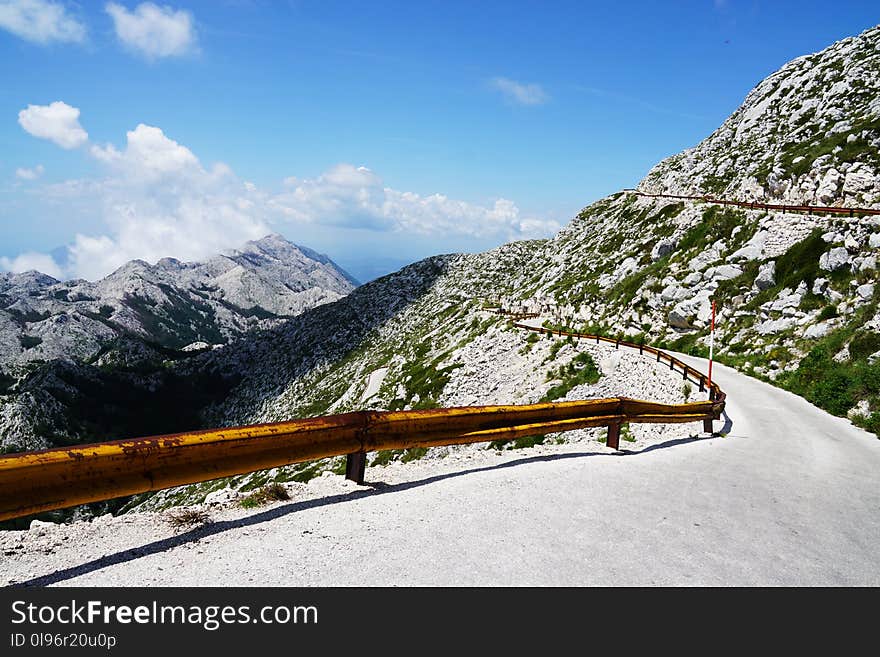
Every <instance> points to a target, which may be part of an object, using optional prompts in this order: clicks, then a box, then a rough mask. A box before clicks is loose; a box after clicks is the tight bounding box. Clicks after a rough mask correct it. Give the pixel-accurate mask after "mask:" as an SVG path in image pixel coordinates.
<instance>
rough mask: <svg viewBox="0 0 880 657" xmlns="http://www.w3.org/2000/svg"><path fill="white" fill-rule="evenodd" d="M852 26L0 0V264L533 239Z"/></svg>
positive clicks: (444, 8)
mask: <svg viewBox="0 0 880 657" xmlns="http://www.w3.org/2000/svg"><path fill="white" fill-rule="evenodd" d="M877 22H880V11H878V10H877V5H876V2H836V3H828V2H827V1H826V2H767V1H763V2H758V1H755V0H724V1H722V0H705V1H703V0H700V1H698V0H693V1H686V2H640V1H635V2H629V3H626V4H625V5H622V4H621V3H609V2H603V3H591V2H584V1H582V2H505V3H500V2H497V3H496V2H484V3H474V2H452V1H447V2H415V1H413V0H410V1H409V2H381V3H363V2H332V1H330V0H323V1H320V2H310V1H305V0H304V1H296V2H282V1H278V2H269V1H265V2H260V1H258V0H253V1H247V0H238V1H232V0H230V1H227V2H222V1H220V0H215V1H211V2H188V1H184V0H180V1H176V0H175V1H173V2H170V3H168V4H164V3H158V4H150V3H138V2H130V1H127V0H118V2H116V3H106V4H105V3H103V2H83V1H81V2H64V1H63V0H0V80H2V84H0V235H2V239H0V267H3V268H6V269H13V270H15V269H22V268H26V267H37V268H41V269H43V270H45V271H48V272H49V273H52V274H53V275H60V276H65V277H67V276H83V277H86V278H95V277H97V276H100V275H103V274H106V273H108V272H109V271H110V270H112V269H113V268H114V267H115V266H118V265H119V264H121V263H122V262H124V261H125V260H128V259H130V258H132V257H141V258H144V259H147V260H155V259H157V258H158V257H162V256H165V255H170V256H175V257H179V258H182V259H192V258H197V257H203V256H204V255H207V254H209V253H211V252H215V251H217V250H220V249H224V248H229V247H232V246H235V245H236V244H238V243H240V242H242V241H244V240H246V239H250V238H252V237H255V236H259V235H260V234H262V233H265V232H280V233H282V234H283V235H285V236H286V237H288V238H289V239H291V240H293V241H295V242H300V243H302V244H305V245H307V246H309V247H311V248H314V249H317V250H319V251H322V252H325V253H327V254H328V255H330V256H331V257H332V258H334V259H335V260H337V262H339V263H340V264H341V265H343V266H344V267H346V268H348V269H349V270H351V271H352V273H354V275H355V276H357V277H359V278H362V279H363V278H369V277H371V276H372V275H375V274H377V273H384V272H385V271H388V270H390V269H394V268H397V266H399V265H400V264H402V263H404V262H407V261H412V260H415V259H418V258H421V257H424V256H427V255H430V254H433V253H440V252H450V251H478V250H483V249H486V248H490V247H492V246H495V245H497V244H501V243H503V242H506V241H509V240H511V239H521V238H528V237H541V236H549V235H551V234H553V232H555V230H557V229H558V227H560V226H561V225H564V224H565V223H566V222H567V221H568V220H569V219H570V218H571V217H573V216H574V215H575V214H576V213H577V211H578V210H580V209H581V208H582V207H584V206H585V205H587V204H589V203H590V202H592V201H594V200H596V199H598V198H601V197H603V196H605V195H607V194H610V193H613V192H615V191H617V190H619V189H621V188H623V187H630V186H633V185H634V184H636V183H637V182H638V181H639V179H640V178H641V177H642V176H644V174H645V173H646V172H647V171H648V169H649V168H650V167H651V166H652V165H653V164H655V163H656V162H657V161H659V160H660V159H662V158H663V157H665V156H667V155H671V154H673V153H676V152H678V151H680V150H682V149H683V148H687V147H689V146H692V145H694V144H696V143H697V142H699V141H700V140H701V139H702V138H704V137H705V136H707V135H708V134H710V133H711V132H712V131H713V130H714V129H715V128H716V127H718V125H720V123H721V122H722V121H723V120H724V119H725V118H726V117H727V116H728V115H729V114H730V113H731V112H732V111H733V110H735V109H736V107H738V105H739V104H740V102H741V101H742V99H743V98H744V97H745V95H746V94H747V93H748V91H749V90H750V89H751V88H752V87H753V86H754V85H755V84H757V83H758V82H759V81H760V80H761V79H762V78H763V77H765V76H766V75H767V74H769V73H771V72H772V71H774V70H775V69H777V68H778V67H779V66H781V65H782V64H784V63H785V62H787V61H789V60H790V59H793V58H794V57H797V56H799V55H802V54H806V53H810V52H815V51H817V50H821V49H822V48H824V47H826V46H827V45H830V44H831V43H832V42H833V41H836V40H838V39H841V38H844V37H846V36H850V35H854V34H857V33H859V32H861V31H863V30H865V29H867V28H869V27H872V26H873V25H875V24H876V23H877ZM77 111H78V114H77ZM59 247H64V248H61V249H59ZM53 251H54V255H53V256H50V255H47V254H50V253H52V252H53ZM50 257H51V258H52V259H50Z"/></svg>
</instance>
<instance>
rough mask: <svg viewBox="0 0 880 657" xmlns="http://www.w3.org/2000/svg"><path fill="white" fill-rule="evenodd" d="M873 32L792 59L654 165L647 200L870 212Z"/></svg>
mask: <svg viewBox="0 0 880 657" xmlns="http://www.w3.org/2000/svg"><path fill="white" fill-rule="evenodd" d="M878 147H880V26H877V27H873V28H871V29H869V30H866V31H865V32H863V33H862V34H860V35H858V36H854V37H849V38H846V39H843V40H841V41H838V42H836V43H834V44H832V45H831V46H829V47H828V48H826V49H825V50H823V51H821V52H819V53H816V54H813V55H805V56H803V57H798V58H797V59H795V60H792V61H791V62H789V63H787V64H786V65H784V66H783V67H782V68H780V69H779V70H778V71H776V72H775V73H773V74H771V75H770V76H768V77H767V78H765V79H764V80H763V81H761V82H760V83H758V84H757V85H756V86H755V88H754V89H753V90H752V91H751V92H750V93H749V94H748V95H747V96H746V98H745V100H744V102H743V104H742V106H741V107H740V108H739V109H737V110H736V111H735V112H734V113H733V114H732V115H731V116H730V117H729V118H728V119H727V120H726V121H725V122H724V123H723V124H722V125H721V127H719V128H718V129H717V130H716V131H715V132H713V133H712V134H711V135H710V136H709V137H707V138H706V139H705V140H703V141H702V142H701V143H700V144H698V145H697V146H695V147H694V148H691V149H688V150H686V151H683V152H681V153H679V154H677V155H673V156H672V157H669V158H667V159H665V160H663V161H662V162H660V163H659V164H658V165H657V166H655V167H654V168H653V169H651V171H650V172H649V173H648V175H647V177H646V178H645V179H644V180H643V181H642V182H641V184H640V185H639V189H640V190H641V191H644V192H649V193H665V194H682V195H702V194H711V195H715V196H725V197H733V198H737V199H741V200H763V199H774V200H776V202H780V201H781V202H785V203H790V204H794V205H800V204H810V205H835V204H839V205H851V206H852V205H856V206H876V205H878V204H880V189H878V188H877V187H876V186H874V181H875V180H876V178H877V176H878V172H880V157H878V155H877V153H878Z"/></svg>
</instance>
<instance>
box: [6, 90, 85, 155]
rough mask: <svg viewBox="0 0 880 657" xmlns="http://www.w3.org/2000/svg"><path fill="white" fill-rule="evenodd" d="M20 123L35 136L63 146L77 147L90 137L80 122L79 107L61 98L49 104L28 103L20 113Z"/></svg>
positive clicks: (68, 147)
mask: <svg viewBox="0 0 880 657" xmlns="http://www.w3.org/2000/svg"><path fill="white" fill-rule="evenodd" d="M18 123H19V124H20V125H21V127H22V128H24V129H25V131H26V132H28V133H30V134H32V135H33V136H34V137H39V138H40V139H48V140H49V141H51V142H54V143H55V144H57V145H58V146H61V148H67V149H71V148H77V147H78V146H82V145H83V144H84V143H86V142H87V141H88V139H89V134H88V133H87V132H86V131H85V130H83V128H82V126H81V125H80V124H79V109H78V108H76V107H71V106H70V105H68V104H67V103H65V102H62V101H60V100H56V101H55V102H54V103H50V104H49V105H28V106H27V108H25V109H23V110H21V111H20V112H19V113H18Z"/></svg>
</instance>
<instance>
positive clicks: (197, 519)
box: [165, 509, 211, 529]
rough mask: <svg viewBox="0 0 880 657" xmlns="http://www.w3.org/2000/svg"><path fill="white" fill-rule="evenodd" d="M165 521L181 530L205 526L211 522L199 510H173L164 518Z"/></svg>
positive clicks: (206, 515) (208, 517)
mask: <svg viewBox="0 0 880 657" xmlns="http://www.w3.org/2000/svg"><path fill="white" fill-rule="evenodd" d="M165 520H166V521H167V522H168V524H169V525H171V526H172V527H175V528H178V529H181V528H186V527H196V526H200V525H207V524H208V523H209V522H211V516H209V515H208V514H207V513H206V512H204V511H202V510H199V509H175V510H174V511H170V512H169V513H168V514H167V515H166V516H165Z"/></svg>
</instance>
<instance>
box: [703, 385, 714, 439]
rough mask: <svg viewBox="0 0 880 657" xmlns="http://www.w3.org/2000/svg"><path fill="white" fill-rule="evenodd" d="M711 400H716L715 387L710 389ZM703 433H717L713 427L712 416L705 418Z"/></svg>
mask: <svg viewBox="0 0 880 657" xmlns="http://www.w3.org/2000/svg"><path fill="white" fill-rule="evenodd" d="M709 401H715V388H710V389H709ZM703 433H715V429H713V428H712V418H706V419H705V420H703Z"/></svg>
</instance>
